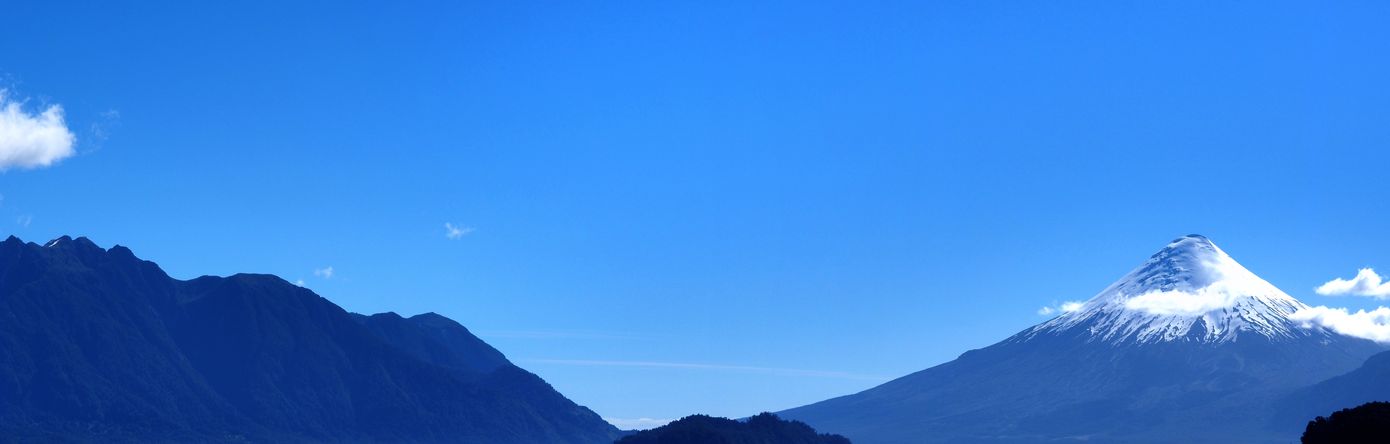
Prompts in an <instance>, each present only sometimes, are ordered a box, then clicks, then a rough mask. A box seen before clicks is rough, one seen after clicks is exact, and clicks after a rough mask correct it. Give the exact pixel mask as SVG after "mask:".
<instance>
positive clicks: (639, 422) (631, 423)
mask: <svg viewBox="0 0 1390 444" xmlns="http://www.w3.org/2000/svg"><path fill="white" fill-rule="evenodd" d="M603 420H604V421H608V423H609V424H613V427H617V428H618V429H620V430H647V429H654V428H657V427H661V426H664V425H666V424H669V423H670V422H671V421H675V420H674V419H655V418H632V419H627V418H603Z"/></svg>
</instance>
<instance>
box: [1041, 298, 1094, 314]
mask: <svg viewBox="0 0 1390 444" xmlns="http://www.w3.org/2000/svg"><path fill="white" fill-rule="evenodd" d="M1085 304H1086V303H1085V302H1081V301H1066V302H1063V303H1061V304H1060V305H1056V304H1054V305H1049V306H1045V307H1043V308H1039V309H1038V315H1039V316H1052V315H1053V314H1057V313H1062V314H1066V313H1071V312H1073V311H1077V310H1080V309H1081V306H1082V305H1085Z"/></svg>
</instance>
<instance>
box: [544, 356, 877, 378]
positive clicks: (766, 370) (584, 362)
mask: <svg viewBox="0 0 1390 444" xmlns="http://www.w3.org/2000/svg"><path fill="white" fill-rule="evenodd" d="M525 362H531V363H536V364H552V365H575V366H584V367H645V368H664V369H686V370H713V371H728V372H741V373H762V374H769V375H779V376H804V377H814V378H839V379H857V380H863V381H886V380H888V379H889V378H886V377H883V376H876V375H861V374H856V373H849V372H837V371H826V370H806V369H796V368H778V367H754V366H746V365H722V364H699V363H690V362H657V361H606V360H592V359H529V360H525Z"/></svg>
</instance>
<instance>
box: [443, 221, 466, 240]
mask: <svg viewBox="0 0 1390 444" xmlns="http://www.w3.org/2000/svg"><path fill="white" fill-rule="evenodd" d="M472 232H473V229H472V228H469V227H464V226H459V225H454V224H452V223H449V222H445V223H444V237H447V238H449V239H458V238H461V237H463V236H465V235H467V234H468V233H472Z"/></svg>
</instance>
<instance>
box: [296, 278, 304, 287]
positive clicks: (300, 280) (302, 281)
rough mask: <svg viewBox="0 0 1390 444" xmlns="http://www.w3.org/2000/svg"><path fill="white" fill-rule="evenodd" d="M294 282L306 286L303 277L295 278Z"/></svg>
mask: <svg viewBox="0 0 1390 444" xmlns="http://www.w3.org/2000/svg"><path fill="white" fill-rule="evenodd" d="M294 284H295V285H298V286H300V287H303V286H304V280H303V279H295V280H294Z"/></svg>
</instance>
